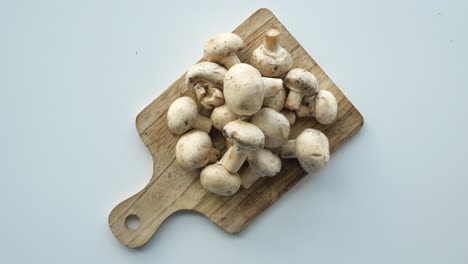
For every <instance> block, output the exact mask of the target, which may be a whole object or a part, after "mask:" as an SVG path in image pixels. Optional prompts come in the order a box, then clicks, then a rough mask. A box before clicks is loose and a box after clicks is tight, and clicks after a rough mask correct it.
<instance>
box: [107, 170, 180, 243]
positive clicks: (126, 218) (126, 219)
mask: <svg viewBox="0 0 468 264" xmlns="http://www.w3.org/2000/svg"><path fill="white" fill-rule="evenodd" d="M159 177H161V178H165V177H167V176H164V174H163V175H159ZM159 177H157V178H159ZM159 180H160V181H161V180H163V181H164V179H159ZM153 182H154V181H153V180H152V181H151V182H150V183H149V184H148V185H147V186H146V187H145V188H144V189H143V190H142V191H140V192H139V193H137V194H135V195H133V196H132V197H130V198H128V199H126V200H125V201H123V202H121V203H120V204H118V205H117V206H116V207H114V209H112V211H111V213H110V214H109V226H110V229H111V231H112V233H113V234H114V236H115V237H116V238H117V239H118V240H119V241H120V242H122V243H123V244H124V245H126V246H128V247H131V248H136V247H140V246H142V245H144V244H145V243H146V242H147V241H148V240H149V239H150V238H151V237H152V236H153V235H154V233H155V232H156V231H157V230H158V229H159V227H160V226H161V224H162V223H163V222H164V221H165V220H166V219H167V218H169V216H171V215H172V214H173V213H174V212H176V211H177V209H175V208H174V207H173V206H167V205H168V204H169V205H172V204H174V202H175V200H177V199H174V198H171V197H170V196H159V197H158V198H159V199H158V200H154V199H152V198H154V196H153V197H152V195H153V194H154V193H157V192H158V191H159V192H164V191H165V190H163V186H162V185H159V184H152V183H153ZM150 188H151V190H148V189H150ZM158 189H160V190H158ZM135 224H136V225H135Z"/></svg>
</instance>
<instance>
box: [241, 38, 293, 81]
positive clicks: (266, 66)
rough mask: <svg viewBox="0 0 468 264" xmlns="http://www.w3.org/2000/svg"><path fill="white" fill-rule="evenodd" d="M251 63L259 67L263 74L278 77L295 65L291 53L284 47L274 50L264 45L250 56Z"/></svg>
mask: <svg viewBox="0 0 468 264" xmlns="http://www.w3.org/2000/svg"><path fill="white" fill-rule="evenodd" d="M250 63H251V64H252V65H253V66H254V67H255V68H257V69H258V70H259V71H260V72H261V73H262V75H263V76H267V77H278V76H281V75H283V74H285V73H286V72H288V71H289V70H290V69H291V68H292V66H293V59H292V57H291V54H290V53H289V52H288V51H287V50H285V49H284V48H283V47H279V48H278V49H276V50H275V51H274V52H271V51H269V50H268V49H266V48H265V46H264V45H260V47H258V48H256V49H255V50H254V52H253V53H252V57H251V58H250Z"/></svg>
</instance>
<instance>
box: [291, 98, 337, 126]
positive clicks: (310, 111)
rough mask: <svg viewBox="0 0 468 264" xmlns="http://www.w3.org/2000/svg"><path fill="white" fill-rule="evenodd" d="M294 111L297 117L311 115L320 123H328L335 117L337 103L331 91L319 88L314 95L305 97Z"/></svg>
mask: <svg viewBox="0 0 468 264" xmlns="http://www.w3.org/2000/svg"><path fill="white" fill-rule="evenodd" d="M296 113H297V116H298V117H309V116H313V117H315V119H316V120H317V122H319V123H320V124H323V125H328V124H331V123H333V121H335V119H336V116H337V114H338V103H337V102H336V98H335V96H334V95H333V94H332V93H331V92H329V91H327V90H320V91H319V92H318V93H317V94H316V95H315V96H312V97H305V98H304V99H303V100H302V103H301V107H300V108H299V110H297V111H296Z"/></svg>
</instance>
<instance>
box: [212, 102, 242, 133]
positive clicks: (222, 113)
mask: <svg viewBox="0 0 468 264" xmlns="http://www.w3.org/2000/svg"><path fill="white" fill-rule="evenodd" d="M238 118H239V116H238V115H236V114H235V113H233V112H232V111H231V110H230V109H229V107H228V106H227V105H222V106H218V107H216V108H215V109H213V112H212V113H211V121H212V122H213V126H214V127H215V128H216V129H219V130H223V127H224V126H225V125H226V124H227V123H229V122H232V121H234V120H236V119H238Z"/></svg>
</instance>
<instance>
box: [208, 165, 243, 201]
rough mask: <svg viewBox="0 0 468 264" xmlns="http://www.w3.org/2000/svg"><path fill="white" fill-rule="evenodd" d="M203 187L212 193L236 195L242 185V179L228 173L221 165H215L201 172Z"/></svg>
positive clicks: (235, 174)
mask: <svg viewBox="0 0 468 264" xmlns="http://www.w3.org/2000/svg"><path fill="white" fill-rule="evenodd" d="M200 182H201V185H202V186H203V187H204V188H205V189H207V190H208V191H210V192H212V193H216V194H218V195H222V196H229V195H233V194H234V193H236V192H237V191H238V190H239V188H240V185H241V178H240V176H239V175H238V174H237V173H235V172H234V173H232V172H229V171H227V170H226V169H225V168H224V167H223V166H222V165H221V164H219V163H214V164H211V165H208V166H206V167H205V168H203V170H202V171H201V172H200Z"/></svg>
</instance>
